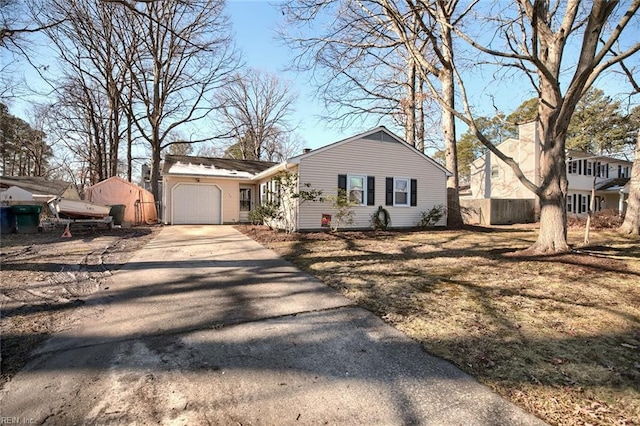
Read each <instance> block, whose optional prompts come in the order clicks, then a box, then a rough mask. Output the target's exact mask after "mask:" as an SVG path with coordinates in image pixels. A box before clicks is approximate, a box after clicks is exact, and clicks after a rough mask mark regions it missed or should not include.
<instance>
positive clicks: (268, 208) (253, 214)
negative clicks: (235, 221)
mask: <svg viewBox="0 0 640 426" xmlns="http://www.w3.org/2000/svg"><path fill="white" fill-rule="evenodd" d="M277 215H278V208H277V205H276V204H275V203H272V202H269V203H265V204H260V205H259V206H256V207H255V208H254V209H253V210H251V211H250V212H249V221H250V222H251V223H252V224H254V225H264V224H265V221H268V220H269V219H274V218H276V216H277Z"/></svg>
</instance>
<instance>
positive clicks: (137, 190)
mask: <svg viewBox="0 0 640 426" xmlns="http://www.w3.org/2000/svg"><path fill="white" fill-rule="evenodd" d="M84 198H85V200H87V201H90V202H92V203H95V204H101V205H103V206H112V205H118V204H119V205H123V206H125V209H124V217H123V220H124V222H125V223H127V224H132V225H142V224H147V225H151V224H156V223H157V222H158V215H157V210H156V203H155V200H154V198H153V194H152V193H151V192H149V191H147V190H146V189H144V188H142V187H140V186H138V185H136V184H133V183H131V182H129V181H127V180H124V179H122V178H120V177H118V176H112V177H110V178H109V179H105V180H103V181H101V182H98V183H96V184H95V185H93V186H90V187H88V188H87V189H86V190H85V197H84Z"/></svg>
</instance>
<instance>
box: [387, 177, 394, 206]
mask: <svg viewBox="0 0 640 426" xmlns="http://www.w3.org/2000/svg"><path fill="white" fill-rule="evenodd" d="M385 204H386V205H387V206H392V205H393V178H392V177H388V178H386V185H385Z"/></svg>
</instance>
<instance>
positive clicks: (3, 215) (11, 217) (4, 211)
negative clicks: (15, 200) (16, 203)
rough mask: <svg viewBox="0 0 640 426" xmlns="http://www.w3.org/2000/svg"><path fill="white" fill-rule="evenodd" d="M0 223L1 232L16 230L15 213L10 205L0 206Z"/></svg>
mask: <svg viewBox="0 0 640 426" xmlns="http://www.w3.org/2000/svg"><path fill="white" fill-rule="evenodd" d="M0 224H1V225H2V226H1V228H2V229H0V232H1V233H3V234H10V233H12V232H16V215H15V214H14V213H13V209H12V208H11V207H8V206H2V207H0Z"/></svg>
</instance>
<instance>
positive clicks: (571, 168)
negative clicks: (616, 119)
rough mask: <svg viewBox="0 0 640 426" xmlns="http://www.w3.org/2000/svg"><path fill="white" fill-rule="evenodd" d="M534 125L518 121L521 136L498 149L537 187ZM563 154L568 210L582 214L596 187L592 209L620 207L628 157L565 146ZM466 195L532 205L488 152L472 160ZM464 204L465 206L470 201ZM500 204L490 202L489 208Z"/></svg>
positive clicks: (519, 184) (530, 198)
mask: <svg viewBox="0 0 640 426" xmlns="http://www.w3.org/2000/svg"><path fill="white" fill-rule="evenodd" d="M536 126H537V124H536V122H531V123H526V124H522V125H520V126H519V138H518V139H511V138H510V139H507V140H506V141H504V142H503V143H501V144H500V145H498V149H499V150H500V151H502V152H503V153H504V154H505V155H507V156H508V157H511V158H513V159H514V160H515V161H516V162H517V163H518V164H519V165H520V168H521V170H522V172H523V173H524V175H525V176H526V177H527V178H528V179H529V180H530V181H531V182H533V183H534V184H535V185H540V182H541V178H540V153H541V143H540V141H539V139H538V134H537V132H536ZM566 155H567V180H568V194H567V213H569V214H576V215H582V214H586V213H587V212H588V209H589V203H590V202H591V193H592V189H593V188H594V186H595V208H594V210H595V211H600V210H604V209H616V210H620V211H624V208H625V203H624V198H625V196H626V195H625V194H628V188H629V177H630V176H631V165H632V163H631V162H630V161H625V160H619V159H615V158H611V157H606V156H594V155H591V154H589V153H586V152H582V151H575V150H568V151H567V154H566ZM465 198H466V200H465V201H468V200H469V199H472V200H482V199H485V200H486V199H492V200H528V201H529V203H528V204H527V205H528V206H529V205H530V206H532V208H536V207H535V204H536V203H535V198H536V197H535V195H534V194H533V193H532V192H531V191H530V190H529V189H527V188H526V187H525V186H524V185H523V184H522V182H520V180H519V179H518V178H517V177H516V176H515V174H514V173H513V170H512V169H511V167H509V166H508V165H507V164H505V163H504V162H503V161H502V160H500V159H498V158H497V157H496V156H495V155H494V154H492V153H490V152H489V153H487V154H485V155H483V156H481V157H480V158H478V159H476V160H475V161H474V162H473V163H471V180H470V194H469V195H467V197H465ZM463 204H465V205H467V206H468V205H470V204H472V203H468V202H465V203H463ZM498 204H499V203H497V202H496V203H493V206H494V207H495V206H496V205H498ZM502 204H504V205H507V204H505V203H502ZM475 205H478V204H477V203H476V204H475ZM488 205H489V204H487V206H488ZM518 214H519V213H518ZM533 215H534V216H536V217H537V214H535V213H533ZM530 217H531V216H530V215H529V214H528V213H527V214H526V218H524V217H520V218H517V217H510V218H509V220H508V222H523V221H524V222H526V221H529V220H528V219H529V218H530ZM518 219H521V220H518ZM492 223H495V222H492Z"/></svg>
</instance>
